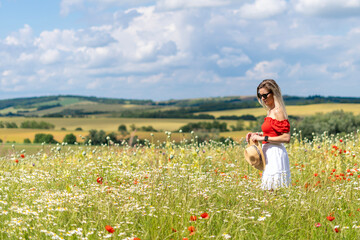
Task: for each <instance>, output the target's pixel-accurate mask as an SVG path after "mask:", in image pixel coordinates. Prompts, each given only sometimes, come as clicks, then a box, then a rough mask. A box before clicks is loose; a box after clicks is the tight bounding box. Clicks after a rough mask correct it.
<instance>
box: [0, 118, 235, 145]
mask: <svg viewBox="0 0 360 240" xmlns="http://www.w3.org/2000/svg"><path fill="white" fill-rule="evenodd" d="M27 120H35V121H45V122H49V123H52V124H54V125H55V129H53V130H46V129H22V128H0V139H2V140H3V142H7V141H9V142H13V141H15V142H16V143H23V142H24V139H26V138H29V139H30V140H31V142H33V140H34V138H35V134H37V133H45V134H52V135H53V136H54V139H55V140H56V141H58V142H62V140H63V139H64V137H65V135H66V134H69V133H73V134H74V135H75V136H76V137H77V141H79V142H81V141H82V140H81V139H80V137H79V136H80V135H82V136H86V135H88V134H89V130H91V129H97V130H104V131H105V132H107V133H110V132H115V133H118V132H117V129H118V127H119V125H121V124H125V125H126V127H127V130H128V131H131V129H130V125H131V124H135V126H136V127H137V128H140V127H142V126H152V127H154V128H155V129H157V130H158V131H160V132H154V139H155V140H156V141H157V140H159V141H164V140H166V135H165V134H164V131H177V130H178V129H179V128H180V127H181V126H184V125H186V124H187V123H189V122H197V121H213V120H197V119H144V118H24V117H7V118H0V121H3V122H4V121H7V122H15V123H16V124H17V125H18V126H20V124H21V123H22V122H24V121H27ZM223 122H226V123H227V124H228V127H230V126H231V125H235V124H236V121H233V120H225V121H223ZM77 127H81V128H82V129H83V131H75V129H76V128H77ZM61 128H65V129H66V130H61ZM134 134H135V135H137V136H138V137H139V138H140V139H144V138H147V139H150V132H141V131H137V132H135V133H134ZM118 135H120V133H118ZM125 137H129V136H125ZM182 137H183V135H182V134H180V133H174V134H172V139H173V140H175V141H180V140H181V138H182Z"/></svg>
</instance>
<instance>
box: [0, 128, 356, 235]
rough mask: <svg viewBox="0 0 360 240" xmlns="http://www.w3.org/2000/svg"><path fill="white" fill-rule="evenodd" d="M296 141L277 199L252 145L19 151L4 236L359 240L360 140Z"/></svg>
mask: <svg viewBox="0 0 360 240" xmlns="http://www.w3.org/2000/svg"><path fill="white" fill-rule="evenodd" d="M193 140H194V141H195V142H196V138H195V136H194V137H193ZM292 140H293V141H292V143H291V144H287V145H286V148H287V151H288V154H289V157H290V166H291V174H292V185H291V187H290V188H285V189H280V190H278V191H276V192H273V193H271V192H264V191H262V190H261V189H259V185H260V181H261V178H260V174H259V173H260V172H259V171H257V170H255V169H254V168H251V167H249V165H248V164H247V162H246V161H245V160H244V156H243V151H244V146H245V144H243V143H241V144H240V145H238V144H236V145H223V144H216V143H210V144H206V145H197V144H193V143H191V142H190V141H189V142H188V143H185V142H182V143H181V144H180V145H173V144H172V143H171V142H172V139H171V138H170V139H168V142H167V143H166V144H164V145H161V146H159V145H153V144H151V139H150V144H149V145H147V146H139V147H136V148H131V147H129V146H126V145H124V146H110V147H109V146H103V147H99V146H71V147H70V146H56V145H46V146H42V147H41V149H40V150H39V151H38V152H34V153H32V152H30V150H29V149H26V147H27V146H25V145H22V146H21V145H16V146H15V148H14V149H11V150H10V151H9V152H8V154H7V155H6V156H4V157H1V158H0V176H1V177H0V190H1V191H0V196H1V198H0V207H1V208H0V221H1V223H2V224H1V226H0V239H20V238H22V239H51V238H53V239H61V238H64V239H81V238H85V237H86V238H87V239H106V238H110V239H134V238H135V237H137V238H140V239H142V240H144V239H146V240H147V239H169V240H170V239H180V240H181V239H183V238H185V237H186V238H188V239H216V240H220V239H221V240H222V239H227V238H228V237H231V238H230V239H358V238H359V237H360V228H359V225H360V222H359V218H360V212H359V210H358V209H359V199H360V192H359V184H360V180H359V179H360V178H359V177H358V175H359V172H358V167H359V166H358V163H359V160H360V158H359V154H360V153H359V150H360V149H359V136H357V135H353V134H349V135H347V136H346V137H345V138H343V139H341V141H340V139H339V137H336V136H335V137H332V138H329V137H327V136H325V135H324V136H323V138H322V139H320V138H316V139H315V141H314V142H304V141H301V139H300V138H299V135H298V134H297V133H294V134H293V136H292ZM335 145H336V146H337V147H338V149H337V150H335V148H334V147H333V146H335ZM339 149H342V150H346V153H344V151H342V153H340V152H339ZM21 154H24V155H23V156H22V155H21ZM17 160H18V161H17ZM203 213H207V214H208V215H209V218H206V219H203V218H201V217H200V216H201V214H203ZM330 215H331V216H333V217H335V219H334V220H333V221H329V220H328V219H327V217H328V216H330ZM195 217H196V218H195ZM319 224H320V225H321V226H320V227H316V225H319ZM107 225H109V226H111V227H112V228H113V229H114V233H109V232H108V231H107V230H106V229H105V227H106V226H107ZM190 227H191V228H192V229H194V231H193V234H191V232H190V231H189V228H190ZM335 228H337V229H338V230H339V232H338V233H336V232H335V231H334V229H335Z"/></svg>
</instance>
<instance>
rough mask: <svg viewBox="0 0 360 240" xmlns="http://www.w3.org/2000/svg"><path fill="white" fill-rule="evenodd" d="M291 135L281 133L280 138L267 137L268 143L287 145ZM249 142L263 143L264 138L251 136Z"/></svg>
mask: <svg viewBox="0 0 360 240" xmlns="http://www.w3.org/2000/svg"><path fill="white" fill-rule="evenodd" d="M290 138H291V135H290V133H283V134H281V135H280V136H276V137H268V140H267V141H268V142H270V143H271V142H273V143H289V142H290ZM251 140H253V141H265V136H259V135H252V136H251Z"/></svg>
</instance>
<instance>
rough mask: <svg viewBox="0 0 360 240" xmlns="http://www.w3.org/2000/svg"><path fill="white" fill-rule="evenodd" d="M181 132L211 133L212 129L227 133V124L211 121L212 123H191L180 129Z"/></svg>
mask: <svg viewBox="0 0 360 240" xmlns="http://www.w3.org/2000/svg"><path fill="white" fill-rule="evenodd" d="M180 129H181V130H182V131H183V132H191V131H196V130H207V131H212V130H214V129H216V130H218V131H220V132H227V131H228V129H227V124H226V123H225V122H222V123H221V122H219V121H213V122H195V123H193V122H191V123H188V124H186V125H184V126H182V127H181V128H180Z"/></svg>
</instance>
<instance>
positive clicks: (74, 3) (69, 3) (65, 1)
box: [60, 0, 85, 15]
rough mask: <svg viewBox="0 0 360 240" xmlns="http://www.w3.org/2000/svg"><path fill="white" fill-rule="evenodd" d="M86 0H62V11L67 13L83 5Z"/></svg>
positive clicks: (63, 13)
mask: <svg viewBox="0 0 360 240" xmlns="http://www.w3.org/2000/svg"><path fill="white" fill-rule="evenodd" d="M84 1H85V0H62V1H61V3H60V13H61V14H62V15H67V14H69V13H70V12H71V10H72V9H73V8H77V7H80V6H82V5H83V3H84Z"/></svg>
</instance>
